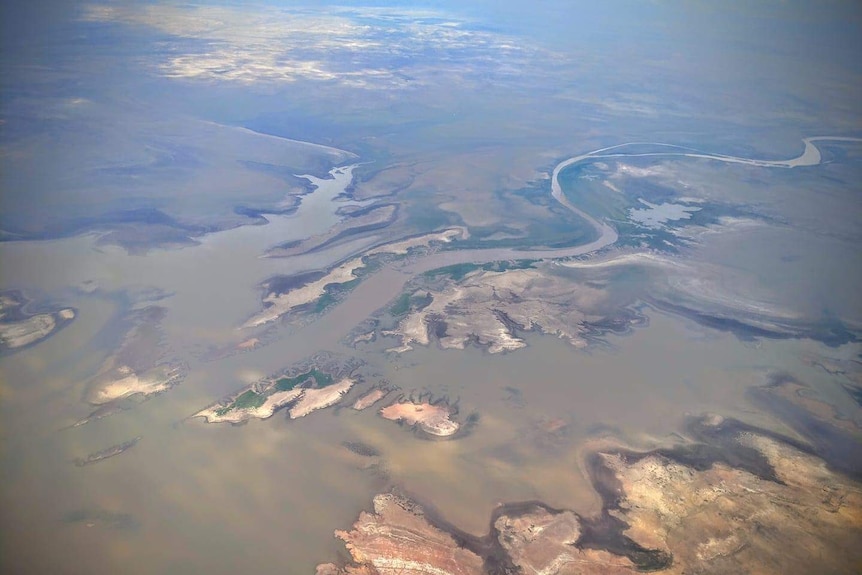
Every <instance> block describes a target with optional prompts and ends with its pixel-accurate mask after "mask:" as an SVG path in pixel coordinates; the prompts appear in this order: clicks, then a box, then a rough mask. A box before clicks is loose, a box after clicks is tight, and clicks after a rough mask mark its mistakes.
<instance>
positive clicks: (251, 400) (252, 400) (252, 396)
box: [216, 389, 266, 415]
mask: <svg viewBox="0 0 862 575" xmlns="http://www.w3.org/2000/svg"><path fill="white" fill-rule="evenodd" d="M264 403H266V396H265V395H261V394H259V393H255V392H253V391H252V390H250V389H249V390H248V391H245V392H243V393H242V394H240V396H239V397H237V398H236V399H235V400H234V402H233V403H231V404H230V405H227V406H225V407H222V408H220V409H217V410H216V415H224V414H225V413H227V412H228V411H230V410H232V409H257V408H258V407H260V406H261V405H263V404H264Z"/></svg>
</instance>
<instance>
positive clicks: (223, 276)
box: [0, 167, 858, 573]
mask: <svg viewBox="0 0 862 575" xmlns="http://www.w3.org/2000/svg"><path fill="white" fill-rule="evenodd" d="M351 170H352V167H347V168H344V169H343V170H342V171H341V172H340V173H339V172H338V171H334V172H333V176H334V178H333V179H331V180H320V179H312V182H313V183H314V184H315V185H317V186H318V188H317V190H316V191H315V192H314V193H312V194H311V195H310V196H307V197H305V198H304V199H303V203H302V206H301V207H300V210H299V212H298V213H297V214H296V215H293V216H278V217H273V218H272V221H271V222H270V223H269V224H268V225H265V226H248V227H242V228H237V229H234V230H230V231H227V232H223V233H219V234H213V235H211V236H206V237H204V238H203V239H202V241H201V245H200V246H197V247H191V248H186V249H182V250H176V251H156V252H151V253H150V254H148V255H144V256H129V255H127V254H126V253H125V252H123V251H121V250H119V249H115V248H96V247H95V237H94V236H85V237H78V238H72V239H68V240H63V241H52V242H21V243H0V260H2V262H3V266H4V267H3V269H4V272H3V276H2V287H3V288H4V289H5V288H11V287H18V288H24V289H26V290H28V291H31V290H32V289H33V288H38V289H39V290H40V292H41V293H43V294H46V295H48V296H50V297H52V298H54V299H57V300H62V301H63V302H64V303H66V304H69V305H74V306H75V307H76V308H77V309H78V311H79V315H78V318H77V319H76V320H75V321H74V322H72V323H71V324H70V325H69V326H68V327H67V328H65V329H64V330H62V331H61V332H60V333H58V334H57V335H55V336H54V337H51V338H49V339H48V340H46V341H45V342H43V343H41V344H39V345H38V346H36V347H34V348H31V349H27V350H23V351H21V352H20V353H17V354H14V355H11V356H8V357H5V358H4V359H3V361H2V363H0V399H2V401H0V421H2V427H0V434H2V435H0V437H2V452H3V455H2V458H3V459H2V461H3V464H2V466H0V479H2V485H3V490H2V495H0V498H2V499H0V504H2V509H3V510H4V513H3V514H2V518H0V522H2V523H0V525H2V527H0V563H2V566H3V567H4V571H8V572H22V573H23V572H51V573H94V572H125V573H153V572H170V573H186V572H188V573H199V572H202V571H204V570H208V571H212V572H237V571H243V572H257V573H284V572H297V573H298V572H312V571H313V567H314V565H315V564H316V563H318V562H321V561H327V560H333V559H335V558H336V557H337V556H338V554H339V553H342V554H343V546H342V544H341V543H340V542H339V541H337V540H336V539H335V538H334V537H333V536H332V531H333V530H334V529H337V528H347V527H348V526H349V525H351V524H352V523H353V521H354V520H355V519H356V517H357V515H358V514H359V512H360V510H362V509H368V507H369V506H370V502H371V497H372V496H373V495H374V494H375V493H377V492H379V491H380V490H383V489H386V488H388V487H389V486H391V485H398V486H399V487H401V488H403V489H404V490H406V491H407V492H408V493H412V494H413V495H415V496H416V497H418V498H419V499H420V500H424V501H432V502H433V503H434V506H435V507H436V508H437V509H438V510H439V512H440V513H442V515H443V516H444V517H446V518H447V519H448V520H450V521H452V522H453V523H455V524H456V525H458V526H460V527H461V528H463V529H465V530H468V531H470V532H473V533H476V534H482V533H485V532H486V531H487V528H488V520H489V517H490V512H491V510H492V509H493V508H494V506H495V505H497V504H499V503H501V502H504V501H505V502H511V501H518V500H526V499H541V500H543V501H545V502H546V503H548V504H549V505H551V506H553V507H567V508H572V509H575V510H577V511H579V512H582V513H590V512H595V511H596V510H597V509H598V504H599V501H598V498H597V496H596V494H595V493H594V492H593V490H592V489H591V488H590V486H589V484H588V482H587V481H586V479H585V476H584V475H583V473H582V472H581V471H580V469H579V461H580V457H579V455H580V452H581V451H582V450H583V449H584V445H585V443H586V442H589V441H592V440H596V439H597V438H601V437H602V436H603V435H604V434H607V433H612V434H613V435H614V436H616V437H621V438H624V439H625V440H627V441H629V442H631V443H633V444H635V445H643V446H649V445H653V444H655V443H656V442H659V441H670V440H672V439H673V435H674V434H675V433H677V432H678V431H679V428H680V424H681V423H682V421H683V419H684V418H685V416H686V415H687V414H700V413H703V412H704V411H715V412H720V413H722V414H723V415H730V416H734V415H735V416H738V417H740V418H743V419H745V420H746V421H748V422H751V423H761V424H765V425H768V426H770V427H778V428H779V429H782V430H783V431H785V432H789V430H787V429H785V428H782V427H781V425H780V424H779V423H778V422H775V421H773V420H771V418H770V417H768V416H766V415H764V414H762V413H760V412H758V411H756V410H755V409H754V408H753V407H752V405H751V404H750V403H749V401H748V400H747V398H746V390H747V389H749V388H750V387H751V386H753V385H760V384H762V383H763V382H764V381H765V380H766V377H767V375H768V373H769V372H771V371H773V370H776V369H782V370H786V371H791V372H793V373H794V374H796V375H797V377H799V378H800V379H801V380H803V381H807V382H809V383H811V384H813V385H815V386H816V387H817V390H818V393H819V394H820V395H822V396H823V397H824V398H827V399H831V400H833V401H838V400H839V399H840V398H841V397H843V396H842V392H841V390H840V388H839V387H838V384H837V383H836V381H835V380H833V379H832V378H830V377H828V376H826V375H825V374H824V373H823V372H821V371H817V370H815V369H814V368H811V367H809V366H806V365H804V364H803V363H802V362H801V360H800V359H799V357H800V355H801V354H804V353H811V352H823V351H825V348H824V347H823V346H821V345H819V344H816V343H814V342H811V341H807V340H800V341H795V340H790V341H762V342H758V343H757V344H752V343H745V342H742V341H740V340H738V339H736V338H735V337H733V336H731V335H728V334H721V333H717V332H714V331H709V330H706V329H704V328H701V327H699V326H697V325H696V324H694V323H691V322H689V321H687V320H683V319H679V318H675V317H671V316H668V315H665V314H662V313H658V312H648V315H649V316H650V323H649V325H648V326H647V327H643V328H638V329H636V330H635V331H634V332H633V333H632V334H630V335H627V336H609V337H608V338H607V344H606V345H595V346H593V347H591V348H590V349H589V350H587V351H583V350H576V349H574V348H573V347H571V346H570V345H569V344H567V343H566V342H564V341H561V340H559V339H556V338H553V337H550V336H528V338H527V341H528V342H529V347H528V348H526V349H523V350H519V351H517V352H515V353H512V354H508V355H502V356H489V355H488V354H487V353H485V352H483V351H481V350H478V349H470V350H466V351H455V350H448V351H444V350H439V349H436V348H433V347H431V348H419V349H417V350H415V351H413V352H410V353H407V354H405V355H402V356H398V357H393V356H386V355H383V354H381V353H380V349H383V348H384V347H385V346H384V345H383V344H382V342H378V343H377V344H375V345H373V346H370V347H368V348H365V349H364V350H363V351H354V350H350V349H346V348H344V347H343V346H342V345H341V344H340V343H339V341H340V340H341V339H342V338H343V336H344V335H346V334H347V333H348V332H349V331H350V330H351V329H353V328H354V327H355V326H356V325H357V324H358V323H359V322H361V321H362V320H364V319H366V318H367V317H368V316H369V315H370V314H371V313H372V312H374V311H375V310H377V309H378V308H380V307H381V306H382V305H383V304H385V303H386V302H387V301H388V300H390V299H391V298H393V297H395V296H396V295H397V294H398V293H399V291H400V289H401V286H402V285H403V284H404V282H406V281H407V280H408V279H409V278H410V277H411V276H412V275H413V274H415V273H419V272H421V271H424V270H427V269H431V268H434V267H439V266H441V265H446V264H450V263H456V262H466V261H472V260H473V259H475V258H476V257H477V256H478V255H479V253H480V252H479V251H474V250H470V251H459V252H440V253H437V254H434V255H431V256H429V257H426V258H423V259H420V260H418V261H416V262H414V263H409V264H405V265H404V266H403V267H401V264H397V265H391V266H387V267H384V268H383V269H382V270H380V271H379V272H377V273H376V274H374V275H373V276H371V277H370V278H368V279H367V280H365V281H364V282H362V283H361V284H360V285H359V286H358V287H357V288H356V289H355V290H354V291H353V292H352V293H351V295H350V298H349V299H348V300H347V301H346V302H345V303H343V304H341V305H338V306H336V307H335V308H334V309H332V310H331V311H330V312H329V313H327V314H326V315H324V316H323V317H322V318H320V319H319V320H318V321H316V322H314V323H313V324H310V325H307V326H304V327H297V326H292V327H291V326H288V327H283V328H279V331H278V335H277V337H276V338H275V340H274V341H273V342H272V343H270V344H269V345H267V346H264V347H262V348H259V349H256V350H254V351H251V352H248V353H245V354H240V355H234V356H230V357H224V358H221V359H218V360H214V361H209V362H205V361H202V360H201V359H200V357H201V353H202V352H204V351H206V350H207V348H208V346H211V345H217V344H223V343H225V342H230V341H236V338H237V337H238V332H237V328H236V326H237V325H239V324H240V323H242V322H243V321H244V320H245V319H247V317H248V316H249V315H251V314H252V313H254V312H256V311H257V310H258V309H259V306H260V300H259V293H258V291H257V290H256V289H255V288H256V286H257V285H259V283H260V282H261V281H262V280H264V279H266V278H267V277H270V276H271V275H274V274H283V273H296V272H300V271H304V270H309V269H319V268H325V267H327V266H328V265H331V264H332V263H333V262H336V261H338V260H339V259H341V258H343V257H344V256H345V255H347V253H349V252H351V251H353V250H355V249H356V247H357V246H358V245H359V244H360V243H361V242H362V241H371V240H361V241H358V242H354V243H351V244H349V245H346V246H342V247H340V248H338V249H336V250H332V251H329V252H322V253H320V254H315V255H314V256H303V257H296V258H289V259H266V258H260V257H258V256H259V254H261V253H263V252H264V250H265V249H266V248H268V247H271V246H272V245H275V244H277V243H280V242H284V241H289V240H291V239H297V238H300V237H307V236H309V235H312V234H315V233H320V232H322V231H325V230H326V229H328V228H329V227H330V226H331V225H332V224H333V223H335V222H336V221H337V216H336V215H335V214H334V211H335V209H336V208H337V207H338V205H339V203H338V202H335V201H334V199H335V198H336V197H337V195H338V194H339V193H341V191H342V190H343V189H344V186H346V185H347V183H348V182H349V180H350V172H351ZM513 253H514V254H520V255H519V256H517V255H516V256H512V254H513ZM540 253H542V254H544V252H540ZM555 253H558V252H555ZM525 255H526V254H524V253H523V252H517V251H513V250H491V251H483V252H481V256H482V258H491V257H502V258H508V257H524V256H525ZM716 257H717V256H716ZM33 262H38V264H39V265H32V264H33ZM85 281H94V282H95V283H96V284H97V285H98V286H99V288H100V290H99V291H97V292H95V293H93V294H91V295H85V294H82V293H81V292H76V291H74V290H70V289H68V286H74V285H79V284H81V282H85ZM144 287H155V288H157V289H158V290H160V291H161V292H163V293H164V294H168V297H166V298H164V299H161V300H159V304H160V305H164V306H166V307H167V308H168V314H167V317H166V319H165V322H164V325H163V327H164V332H165V341H166V343H167V345H168V347H169V348H170V353H171V355H172V356H176V357H177V358H179V359H182V360H184V361H186V362H187V363H188V364H189V367H190V375H189V377H188V378H187V379H186V380H185V381H184V382H183V383H182V385H180V386H178V387H176V388H174V389H172V390H170V391H169V392H167V393H164V394H162V395H159V396H157V397H155V398H153V399H151V400H149V401H146V402H144V403H141V404H139V405H137V406H136V407H135V408H134V409H132V410H129V411H126V412H123V413H119V414H116V415H114V416H111V417H108V418H105V419H101V420H98V421H94V422H91V423H89V424H87V425H85V426H81V427H77V428H72V429H63V428H64V427H67V426H68V425H70V424H71V423H73V422H75V421H76V420H78V419H80V418H81V417H84V416H85V415H87V413H88V412H89V411H90V407H88V406H87V405H86V404H85V403H84V402H83V401H82V399H83V397H84V394H85V392H86V382H87V379H88V378H89V377H91V376H92V375H93V374H94V373H95V372H96V371H97V370H98V369H99V367H100V365H101V364H102V362H103V361H104V360H105V359H106V358H107V357H108V355H109V353H110V347H111V345H113V344H114V342H116V341H117V339H118V338H120V337H122V332H121V331H120V328H119V327H118V326H117V325H116V318H117V314H119V313H121V312H122V311H123V310H124V309H126V307H127V305H128V304H127V303H126V302H124V300H123V298H122V297H120V294H121V292H122V291H123V290H127V289H132V288H144ZM321 349H329V350H333V351H340V352H343V353H348V354H354V355H358V356H359V357H360V358H362V359H364V360H366V361H368V362H369V363H370V364H371V366H372V367H373V368H375V369H377V370H378V371H379V372H380V373H381V375H382V376H383V377H386V378H387V379H389V380H390V381H391V382H392V383H393V384H395V385H397V386H399V387H401V388H402V390H403V391H404V392H405V393H408V394H409V393H411V392H415V393H420V392H429V393H431V394H432V395H433V396H434V397H435V398H440V397H443V396H446V397H448V398H449V399H450V401H452V402H457V404H458V406H459V409H460V415H461V417H462V418H465V417H466V416H467V415H469V414H471V413H474V412H475V413H478V415H479V421H478V424H477V425H476V427H475V428H474V429H473V430H472V431H471V433H470V434H468V435H466V436H465V437H463V438H461V439H458V440H456V441H425V440H421V439H419V438H417V437H416V436H414V434H413V433H412V432H410V431H409V430H407V429H404V428H401V427H399V426H398V425H397V424H395V423H392V422H389V421H385V420H383V419H381V418H379V417H377V416H376V414H375V409H369V410H367V411H365V412H361V413H360V412H355V411H353V410H351V409H340V410H339V409H329V410H324V411H322V412H317V413H313V414H311V415H310V416H308V417H306V418H304V419H301V420H297V421H287V420H286V418H285V416H284V414H282V413H280V414H277V415H276V416H274V417H273V418H271V419H270V420H266V421H252V422H250V423H249V424H248V425H244V426H240V427H231V426H227V425H207V424H205V423H203V422H202V421H201V420H189V419H188V416H189V415H191V414H192V413H194V412H196V411H198V410H199V409H201V408H202V407H204V406H206V405H208V404H210V403H212V402H213V401H215V400H216V399H218V398H220V397H222V396H223V395H225V394H227V393H230V392H233V391H235V390H236V389H238V388H239V387H241V386H242V385H245V384H247V383H249V382H251V381H254V380H256V379H258V378H260V377H262V376H264V375H267V374H270V373H273V372H275V371H277V370H280V369H282V368H284V367H287V366H289V365H290V364H292V363H294V362H296V361H299V360H302V359H303V358H305V357H306V356H308V355H310V354H312V353H314V352H316V351H318V350H321ZM829 353H830V354H832V355H835V354H839V355H843V356H852V355H853V354H855V353H858V349H855V348H851V347H847V348H843V349H839V350H829ZM139 435H140V436H143V439H142V440H141V442H140V443H139V444H138V445H136V446H135V447H134V448H133V449H130V450H129V451H127V452H126V453H123V454H121V455H119V456H117V457H114V458H111V459H108V460H105V461H102V462H100V463H98V464H97V465H91V466H87V467H76V466H75V465H74V464H73V463H72V461H73V460H74V459H75V458H76V457H86V455H87V454H88V453H92V452H94V451H98V450H100V449H104V448H105V447H108V446H110V445H114V444H117V443H120V442H122V441H125V440H128V439H130V438H133V437H136V436H139ZM343 441H361V442H364V443H367V444H369V445H371V446H373V447H375V448H376V449H378V450H379V451H380V452H381V457H380V458H379V460H378V459H376V458H364V457H361V456H358V455H356V454H353V453H351V452H350V451H348V450H347V449H345V448H344V447H342V446H341V443H342V442H343ZM375 463H379V465H376V466H374V465H372V464H375ZM75 512H79V513H78V515H77V517H79V518H82V520H81V521H78V522H69V521H65V520H64V518H65V517H67V516H68V514H69V513H75ZM154 550H155V551H154Z"/></svg>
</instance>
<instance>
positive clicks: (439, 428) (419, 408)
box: [380, 403, 461, 437]
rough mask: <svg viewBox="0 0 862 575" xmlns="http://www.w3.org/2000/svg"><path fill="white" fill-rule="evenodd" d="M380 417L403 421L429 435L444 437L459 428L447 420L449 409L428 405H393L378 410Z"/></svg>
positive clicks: (456, 424) (453, 422)
mask: <svg viewBox="0 0 862 575" xmlns="http://www.w3.org/2000/svg"><path fill="white" fill-rule="evenodd" d="M380 416H381V417H383V418H384V419H388V420H390V421H403V422H404V423H407V424H408V425H419V427H420V428H421V429H422V430H423V431H425V432H427V433H430V434H431V435H436V436H439V437H446V436H449V435H452V434H453V433H455V432H456V431H458V428H459V427H461V426H460V425H459V424H458V423H457V422H455V421H452V420H451V419H449V409H448V408H446V407H444V406H442V405H431V404H430V403H393V404H392V405H388V406H386V407H384V408H383V409H381V410H380Z"/></svg>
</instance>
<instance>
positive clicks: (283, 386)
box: [275, 368, 335, 391]
mask: <svg viewBox="0 0 862 575" xmlns="http://www.w3.org/2000/svg"><path fill="white" fill-rule="evenodd" d="M311 379H313V380H314V382H315V383H316V386H317V387H326V386H328V385H332V384H333V383H335V380H334V378H333V377H332V376H331V375H330V374H328V373H325V372H323V371H320V370H319V369H317V368H311V369H309V370H308V371H306V372H305V373H301V374H299V375H297V376H294V377H287V376H285V377H280V378H278V379H277V380H276V381H275V389H276V390H278V391H290V390H291V389H294V388H295V387H297V386H299V385H302V384H303V383H306V382H307V381H309V380H311Z"/></svg>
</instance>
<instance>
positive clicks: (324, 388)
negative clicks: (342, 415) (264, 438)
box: [192, 353, 362, 424]
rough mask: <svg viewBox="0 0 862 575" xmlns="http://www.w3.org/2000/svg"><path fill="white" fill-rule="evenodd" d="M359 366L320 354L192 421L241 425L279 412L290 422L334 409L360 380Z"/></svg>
mask: <svg viewBox="0 0 862 575" xmlns="http://www.w3.org/2000/svg"><path fill="white" fill-rule="evenodd" d="M361 365H362V363H361V362H359V361H358V360H355V359H352V358H351V359H347V360H344V359H341V358H335V357H333V356H332V355H331V354H328V353H321V354H318V355H317V356H315V358H312V359H310V360H308V361H306V362H303V363H301V364H299V365H298V366H296V367H294V368H292V369H288V370H286V371H285V372H283V373H281V374H279V375H275V376H271V377H267V378H264V379H262V380H260V381H258V382H255V383H253V384H251V385H249V386H247V387H245V388H243V389H242V390H240V391H239V392H237V393H235V394H233V395H232V396H230V397H228V398H227V399H225V400H222V401H219V402H217V403H215V404H213V405H211V406H209V407H207V408H205V409H202V410H201V411H199V412H197V413H195V414H194V415H193V416H192V417H201V418H203V419H205V420H206V421H207V423H233V424H238V423H244V422H246V421H248V420H250V419H267V418H270V417H272V416H273V415H275V413H276V412H277V411H279V410H281V409H285V408H286V409H287V410H288V417H290V419H298V418H300V417H305V416H306V415H308V414H310V413H312V412H314V411H317V410H319V409H324V408H327V407H330V406H332V405H335V404H336V403H338V402H339V401H340V400H341V398H342V397H344V395H345V394H346V393H347V392H348V391H350V389H351V388H353V386H354V385H356V384H357V383H359V382H360V381H361V380H362V377H361V376H360V375H359V374H358V368H359V367H360V366H361Z"/></svg>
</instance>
